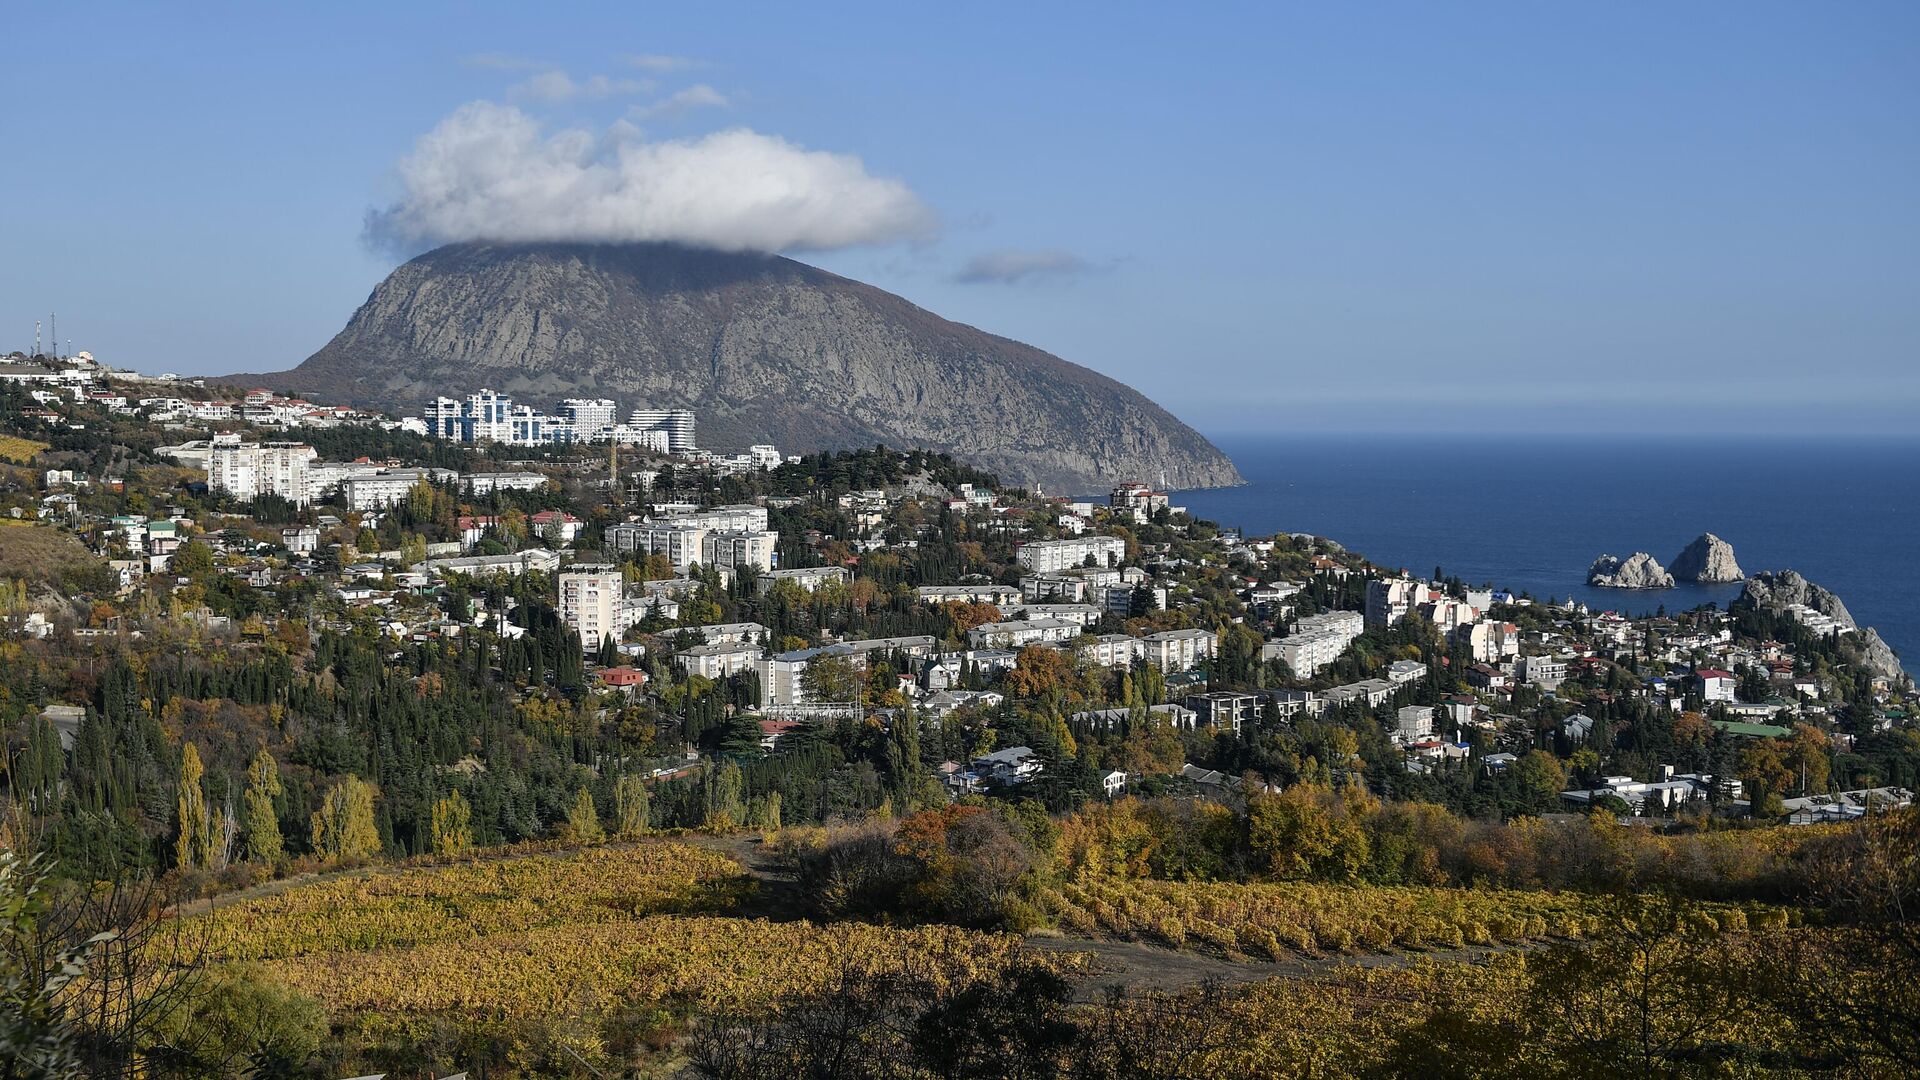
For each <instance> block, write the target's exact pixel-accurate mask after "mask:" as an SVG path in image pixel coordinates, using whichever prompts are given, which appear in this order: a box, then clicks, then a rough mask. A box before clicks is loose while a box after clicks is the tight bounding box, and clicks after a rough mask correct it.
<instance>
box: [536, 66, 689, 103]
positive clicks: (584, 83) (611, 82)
mask: <svg viewBox="0 0 1920 1080" xmlns="http://www.w3.org/2000/svg"><path fill="white" fill-rule="evenodd" d="M653 86H654V84H653V82H652V81H651V80H644V79H613V78H608V77H607V76H605V75H593V76H589V77H588V78H585V79H581V80H579V81H575V80H574V78H573V77H572V76H571V75H568V74H567V73H566V72H564V71H559V70H554V71H543V72H541V73H540V74H538V75H535V76H534V77H533V78H531V79H528V80H526V81H525V82H521V83H516V84H514V85H513V86H512V87H510V88H508V90H507V96H508V97H512V98H518V99H522V100H531V101H538V102H543V103H546V104H549V105H557V104H560V103H562V102H567V101H575V100H582V101H597V100H600V99H602V98H610V97H630V96H632V95H634V94H645V93H649V92H651V91H652V90H653Z"/></svg>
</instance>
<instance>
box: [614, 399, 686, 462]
mask: <svg viewBox="0 0 1920 1080" xmlns="http://www.w3.org/2000/svg"><path fill="white" fill-rule="evenodd" d="M627 426H629V427H631V428H634V429H635V430H637V431H664V432H666V434H667V452H668V453H670V454H683V453H686V452H687V451H689V450H692V449H694V447H695V445H696V444H695V443H694V441H693V413H692V411H691V410H688V409H635V410H633V415H632V416H630V417H628V418H627Z"/></svg>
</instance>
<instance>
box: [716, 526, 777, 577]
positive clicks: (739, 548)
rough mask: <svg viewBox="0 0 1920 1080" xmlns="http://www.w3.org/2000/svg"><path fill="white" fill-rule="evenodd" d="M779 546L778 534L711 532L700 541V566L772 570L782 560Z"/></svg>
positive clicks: (750, 531) (744, 531) (751, 531)
mask: <svg viewBox="0 0 1920 1080" xmlns="http://www.w3.org/2000/svg"><path fill="white" fill-rule="evenodd" d="M779 544H780V534H779V533H777V532H759V531H756V530H747V529H742V530H732V529H729V530H725V531H717V532H710V533H708V534H707V535H706V536H704V537H702V538H701V540H700V564H701V565H702V566H710V567H715V568H717V569H721V570H732V569H734V568H735V567H741V566H750V567H752V568H753V569H755V570H771V569H773V564H774V562H775V561H776V560H777V559H778V554H777V552H776V549H777V548H778V547H779Z"/></svg>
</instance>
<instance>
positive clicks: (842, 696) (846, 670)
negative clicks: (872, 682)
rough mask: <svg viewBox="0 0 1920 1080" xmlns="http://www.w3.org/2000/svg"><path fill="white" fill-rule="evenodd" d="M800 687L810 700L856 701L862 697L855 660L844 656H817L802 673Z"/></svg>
mask: <svg viewBox="0 0 1920 1080" xmlns="http://www.w3.org/2000/svg"><path fill="white" fill-rule="evenodd" d="M800 687H801V689H802V690H804V691H805V692H806V695H807V700H808V701H824V702H854V701H858V700H859V698H860V679H859V676H858V675H857V674H856V673H855V672H854V670H853V662H852V661H851V660H848V659H847V658H846V657H844V656H821V657H816V658H815V659H814V660H813V661H812V662H810V663H808V664H807V668H806V670H805V671H802V672H801V673H800Z"/></svg>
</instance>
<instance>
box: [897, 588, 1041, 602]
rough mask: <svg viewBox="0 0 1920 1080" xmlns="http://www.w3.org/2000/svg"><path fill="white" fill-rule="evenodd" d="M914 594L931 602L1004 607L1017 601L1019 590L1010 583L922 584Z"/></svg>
mask: <svg viewBox="0 0 1920 1080" xmlns="http://www.w3.org/2000/svg"><path fill="white" fill-rule="evenodd" d="M914 595H915V596H918V597H919V598H920V599H922V600H924V601H926V602H928V603H931V604H992V605H994V606H995V607H1006V606H1009V605H1011V604H1014V603H1017V602H1018V601H1019V599H1020V590H1019V589H1016V588H1014V587H1013V586H1011V585H922V586H920V587H919V588H917V589H915V590H914Z"/></svg>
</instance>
